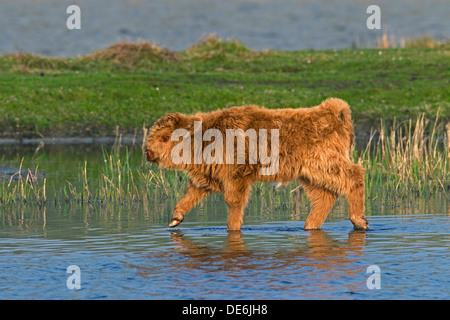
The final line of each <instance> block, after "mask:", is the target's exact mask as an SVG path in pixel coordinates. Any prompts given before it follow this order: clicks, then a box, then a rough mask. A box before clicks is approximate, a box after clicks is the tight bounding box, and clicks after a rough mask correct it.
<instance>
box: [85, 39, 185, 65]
mask: <svg viewBox="0 0 450 320" xmlns="http://www.w3.org/2000/svg"><path fill="white" fill-rule="evenodd" d="M84 59H88V60H96V61H108V62H113V63H116V64H121V65H125V66H127V67H134V66H137V65H142V64H146V63H149V62H150V63H155V62H159V61H169V62H170V61H180V60H183V57H182V56H180V55H178V54H177V53H175V52H173V51H170V50H167V49H164V48H161V47H159V46H157V45H155V44H152V43H149V42H146V41H139V42H136V43H130V42H119V43H116V44H113V45H111V46H109V47H108V48H106V49H103V50H98V51H95V52H94V53H92V54H89V55H86V56H85V57H84Z"/></svg>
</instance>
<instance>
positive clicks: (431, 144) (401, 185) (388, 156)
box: [357, 114, 450, 196]
mask: <svg viewBox="0 0 450 320" xmlns="http://www.w3.org/2000/svg"><path fill="white" fill-rule="evenodd" d="M438 119H439V114H437V116H436V119H435V121H434V123H433V124H432V125H431V126H430V125H429V121H427V120H426V119H425V116H424V115H422V116H420V117H419V118H418V119H417V120H416V121H415V122H413V121H412V120H409V121H406V122H402V123H397V122H396V121H395V120H394V122H393V124H392V126H391V128H390V130H387V129H386V125H385V123H384V121H383V120H381V123H380V131H379V133H378V139H377V141H375V140H374V138H375V137H376V136H377V135H376V133H373V134H372V135H371V137H370V139H369V142H368V143H367V146H366V148H365V150H364V151H362V152H361V153H360V155H359V156H357V160H358V161H359V162H360V163H361V164H362V165H363V166H364V167H365V168H366V186H367V189H368V191H369V192H370V193H374V192H375V193H376V192H378V191H377V190H381V189H382V190H385V191H388V192H392V193H395V194H397V195H402V196H404V195H407V194H411V193H413V194H425V193H432V192H437V191H442V192H445V193H446V192H448V191H449V188H450V145H449V142H448V141H449V135H450V129H449V128H450V125H447V131H446V132H445V130H442V127H443V126H442V125H438V123H439V122H438Z"/></svg>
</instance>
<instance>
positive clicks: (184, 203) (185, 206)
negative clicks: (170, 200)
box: [169, 182, 211, 227]
mask: <svg viewBox="0 0 450 320" xmlns="http://www.w3.org/2000/svg"><path fill="white" fill-rule="evenodd" d="M210 192H211V190H209V189H206V188H198V187H196V186H194V184H193V183H192V182H189V184H188V186H187V188H186V193H185V194H184V196H183V197H182V198H181V199H180V201H178V203H177V205H176V206H175V210H174V211H173V214H172V218H171V219H170V224H169V227H175V226H177V225H179V224H180V223H181V222H182V221H183V219H184V216H185V215H186V214H187V213H188V212H189V211H190V210H191V209H192V208H193V207H194V206H195V205H196V204H197V203H198V202H199V201H200V200H202V199H203V198H204V197H206V196H207V195H208V194H209V193H210Z"/></svg>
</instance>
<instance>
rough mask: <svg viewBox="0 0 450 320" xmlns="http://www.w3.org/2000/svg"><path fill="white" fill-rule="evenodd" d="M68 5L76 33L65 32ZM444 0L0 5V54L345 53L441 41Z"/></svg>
mask: <svg viewBox="0 0 450 320" xmlns="http://www.w3.org/2000/svg"><path fill="white" fill-rule="evenodd" d="M73 4H76V5H78V6H79V7H80V11H81V16H80V20H81V29H80V30H69V29H68V28H67V26H66V20H67V19H68V18H69V14H67V13H66V10H67V7H68V6H69V5H73ZM373 4H376V5H378V6H379V7H380V10H381V29H380V30H370V29H368V28H367V25H366V22H367V19H368V18H369V16H370V15H369V14H367V13H366V11H367V8H368V7H369V6H370V5H373ZM449 16H450V6H449V3H448V1H447V0H427V1H426V5H424V1H422V0H408V1H390V0H377V1H376V2H374V1H365V0H340V1H328V0H302V1H299V0H177V1H174V0H171V1H168V0H152V1H146V0H95V1H86V0H79V1H75V2H74V1H72V0H33V1H30V0H14V1H12V0H0V30H1V32H0V54H5V53H12V52H28V53H34V54H39V55H46V56H59V57H65V56H77V55H84V54H88V53H91V52H93V51H94V50H98V49H102V48H105V47H107V46H109V45H111V44H112V43H116V42H117V41H120V40H126V41H136V40H139V39H144V40H147V41H150V42H153V43H156V44H158V45H160V46H163V47H166V48H168V49H171V50H185V49H187V48H189V47H190V46H191V45H192V44H194V43H195V42H197V41H199V40H200V39H201V38H202V36H205V35H207V34H211V33H215V34H216V35H217V36H218V37H220V38H222V39H229V38H237V39H238V40H240V41H242V42H243V43H244V44H245V45H246V46H248V47H250V48H252V49H254V50H263V49H277V50H308V49H315V50H317V49H342V48H345V49H348V48H351V47H352V46H362V47H367V46H375V45H376V41H377V37H380V36H381V35H382V34H387V35H389V37H394V40H395V42H397V44H400V41H402V40H405V38H411V37H412V38H414V37H418V36H423V35H430V36H432V37H434V38H437V39H439V40H443V41H448V40H449V37H450V24H449V23H448V17H449Z"/></svg>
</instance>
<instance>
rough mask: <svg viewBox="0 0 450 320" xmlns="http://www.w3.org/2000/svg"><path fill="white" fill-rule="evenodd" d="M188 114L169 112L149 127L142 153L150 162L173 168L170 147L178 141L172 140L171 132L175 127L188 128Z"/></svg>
mask: <svg viewBox="0 0 450 320" xmlns="http://www.w3.org/2000/svg"><path fill="white" fill-rule="evenodd" d="M189 123H190V121H189V116H186V115H184V114H181V113H170V114H167V115H165V116H164V117H162V118H160V119H159V120H157V121H156V122H155V124H154V125H153V126H152V127H151V128H150V130H149V134H148V137H147V143H146V148H145V151H144V155H145V157H146V158H147V160H148V161H150V162H155V163H157V164H158V165H159V166H160V167H162V168H171V167H172V168H173V167H174V163H173V161H172V159H171V152H172V148H173V147H174V146H175V145H176V144H177V143H178V141H172V133H173V131H174V130H176V129H180V128H185V129H188V130H189V128H190V124H189Z"/></svg>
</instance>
